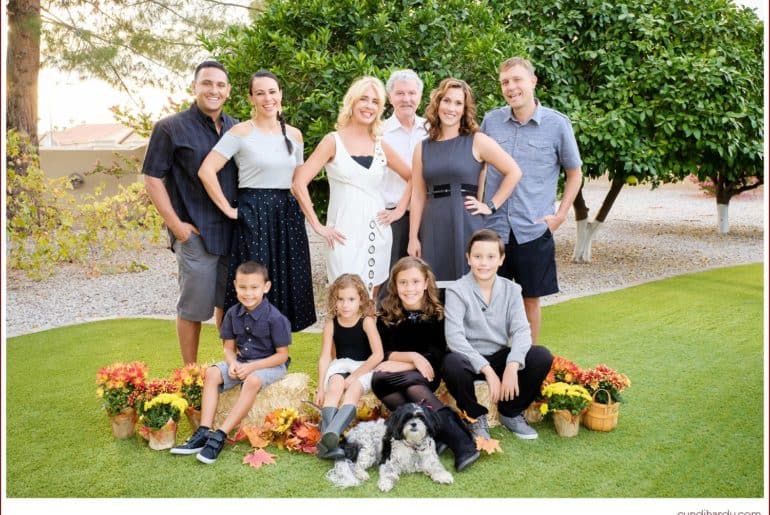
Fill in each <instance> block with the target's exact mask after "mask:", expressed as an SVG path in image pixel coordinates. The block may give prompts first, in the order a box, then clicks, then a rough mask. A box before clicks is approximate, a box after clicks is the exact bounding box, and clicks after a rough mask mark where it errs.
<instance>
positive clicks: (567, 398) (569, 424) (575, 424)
mask: <svg viewBox="0 0 770 515" xmlns="http://www.w3.org/2000/svg"><path fill="white" fill-rule="evenodd" d="M543 397H544V398H545V402H544V403H543V404H542V405H541V406H540V410H541V412H542V413H543V414H544V415H545V414H546V413H551V414H552V415H553V423H554V426H556V432H557V433H558V434H559V436H565V437H570V436H575V435H577V434H578V430H579V429H580V415H581V414H582V413H583V412H584V411H585V410H586V408H588V405H589V404H591V395H590V394H589V393H588V390H586V389H585V388H583V387H582V386H580V385H578V384H568V383H564V382H557V383H551V384H549V385H547V386H546V387H545V388H543Z"/></svg>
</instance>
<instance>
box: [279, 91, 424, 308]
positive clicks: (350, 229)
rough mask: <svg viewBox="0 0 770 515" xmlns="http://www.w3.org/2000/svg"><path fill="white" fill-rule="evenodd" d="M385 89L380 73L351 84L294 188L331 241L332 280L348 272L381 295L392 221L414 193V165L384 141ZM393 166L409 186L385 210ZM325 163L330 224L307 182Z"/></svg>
mask: <svg viewBox="0 0 770 515" xmlns="http://www.w3.org/2000/svg"><path fill="white" fill-rule="evenodd" d="M384 107H385V88H384V86H383V85H382V82H380V80H379V79H377V78H375V77H363V78H361V79H359V80H357V81H356V82H354V83H353V85H352V86H350V89H348V91H347V93H345V98H344V99H343V103H342V108H341V110H340V114H339V116H338V117H337V125H336V129H337V130H336V131H335V132H331V133H329V134H327V135H326V136H324V138H323V139H322V140H321V142H320V143H319V144H318V146H317V147H316V149H315V150H314V151H313V153H312V154H311V155H310V157H309V158H308V159H307V161H305V163H304V164H303V165H301V166H299V167H298V168H297V169H296V170H295V172H294V181H293V183H292V192H293V193H294V195H295V197H296V198H297V201H298V202H299V205H300V208H301V209H302V212H303V213H304V214H305V218H306V219H307V221H308V222H309V223H310V226H311V227H312V228H313V230H314V231H315V232H316V233H317V234H318V235H319V236H321V237H322V238H323V239H324V240H326V243H327V244H328V247H327V252H326V273H327V278H328V280H329V283H331V282H332V281H334V280H335V279H336V278H337V277H339V276H340V275H341V274H343V273H351V274H357V275H359V276H360V277H361V279H363V281H364V284H365V285H366V287H367V289H368V291H369V295H371V296H374V297H375V298H376V295H377V292H378V288H379V285H380V284H382V283H383V282H385V280H386V279H387V278H388V271H389V270H388V268H389V264H390V247H391V243H392V239H393V237H392V234H391V230H390V224H391V223H393V222H395V221H396V220H398V219H399V218H401V217H402V216H403V215H404V213H405V212H406V209H407V206H408V204H409V199H410V195H411V180H410V179H411V169H410V168H409V165H407V164H406V163H405V162H404V161H403V160H402V159H401V158H400V157H399V155H398V153H397V152H396V151H395V150H393V149H392V148H391V147H390V146H388V145H387V144H386V143H384V142H382V140H381V137H380V134H381V125H382V113H383V111H384ZM386 166H387V167H389V168H390V169H392V170H394V171H395V172H396V173H397V174H398V175H400V176H401V177H402V178H403V179H404V180H405V181H407V183H408V186H407V189H406V191H405V192H404V196H403V197H402V198H401V202H400V203H399V205H398V207H397V208H396V209H393V210H386V209H385V201H384V200H383V198H382V195H381V193H380V190H379V187H380V183H381V182H382V178H383V175H384V173H385V167H386ZM324 167H325V168H326V173H327V177H328V180H329V208H328V210H327V216H326V225H323V224H321V222H320V221H319V219H318V216H317V215H316V213H315V211H314V210H313V203H312V201H311V199H310V193H309V191H308V185H309V184H310V181H312V180H313V178H314V177H315V176H317V175H318V173H319V172H320V171H321V169H322V168H324Z"/></svg>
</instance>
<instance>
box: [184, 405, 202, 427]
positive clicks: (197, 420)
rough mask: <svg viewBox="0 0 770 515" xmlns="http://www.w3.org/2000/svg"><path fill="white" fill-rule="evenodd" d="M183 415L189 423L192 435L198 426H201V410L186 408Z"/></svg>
mask: <svg viewBox="0 0 770 515" xmlns="http://www.w3.org/2000/svg"><path fill="white" fill-rule="evenodd" d="M184 413H185V415H187V421H188V422H189V423H190V427H192V430H193V433H194V432H195V430H196V429H198V426H200V425H201V410H199V409H195V408H187V410H186V411H185V412H184Z"/></svg>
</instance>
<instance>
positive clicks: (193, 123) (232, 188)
mask: <svg viewBox="0 0 770 515" xmlns="http://www.w3.org/2000/svg"><path fill="white" fill-rule="evenodd" d="M220 120H221V122H222V134H224V133H225V132H227V131H228V130H229V129H230V128H231V127H232V126H233V125H235V124H236V123H238V121H237V120H236V119H235V118H232V117H230V116H228V115H226V114H224V113H223V114H222V116H221V118H220ZM219 139H220V134H219V133H217V128H216V125H215V124H214V120H212V119H211V118H210V117H209V116H207V115H205V114H204V113H202V112H201V110H200V109H198V106H197V105H196V104H194V103H193V105H192V106H190V108H189V109H188V110H186V111H182V112H181V113H176V114H173V115H171V116H167V117H166V118H163V119H162V120H160V121H159V122H158V123H156V124H155V127H153V129H152V135H151V136H150V142H149V144H148V145H147V154H146V155H145V158H144V165H143V166H142V173H144V174H147V175H149V176H151V177H157V178H159V179H163V182H164V184H165V185H166V190H167V191H168V196H169V198H170V199H171V205H172V206H173V208H174V211H175V212H176V214H177V216H179V219H180V220H182V221H183V222H187V223H190V224H192V225H194V226H195V227H197V228H198V230H199V231H200V233H201V238H202V239H203V243H204V245H205V246H206V250H208V252H209V253H211V254H217V255H220V256H226V255H228V254H229V253H230V242H231V238H232V232H233V227H234V225H235V224H234V223H233V222H232V221H231V220H230V219H229V218H227V217H226V216H225V215H224V213H222V211H221V210H220V209H219V208H218V207H217V206H216V204H214V203H213V202H212V201H211V198H210V197H209V195H208V193H206V189H205V188H204V187H203V183H201V181H200V179H199V178H198V169H199V168H200V166H201V163H202V162H203V160H204V159H205V157H206V156H207V155H208V153H209V152H210V151H211V149H212V148H213V147H214V145H216V144H217V142H218V141H219ZM217 179H218V180H219V184H220V185H221V186H222V192H223V193H224V194H225V198H227V200H228V201H229V202H230V203H231V205H234V202H235V200H236V198H237V194H238V169H237V168H236V166H235V163H234V162H233V160H230V161H228V162H227V164H226V165H225V166H224V168H222V170H221V171H220V172H219V173H218V174H217ZM169 238H171V244H172V245H173V243H174V239H175V238H174V235H173V233H171V231H169Z"/></svg>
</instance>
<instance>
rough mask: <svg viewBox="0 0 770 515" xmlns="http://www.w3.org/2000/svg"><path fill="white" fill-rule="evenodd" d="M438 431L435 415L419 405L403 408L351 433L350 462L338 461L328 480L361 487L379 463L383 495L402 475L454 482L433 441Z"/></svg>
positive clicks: (348, 442) (346, 443) (347, 449)
mask: <svg viewBox="0 0 770 515" xmlns="http://www.w3.org/2000/svg"><path fill="white" fill-rule="evenodd" d="M437 429H438V420H437V418H436V415H435V414H434V413H433V411H432V410H430V409H423V408H422V407H420V406H418V405H417V404H404V405H402V406H400V407H399V408H398V409H397V410H396V411H395V413H392V414H391V415H390V417H389V418H388V420H387V422H385V421H384V420H382V419H379V420H376V421H372V422H362V423H360V424H358V425H357V426H356V427H354V428H353V429H351V430H350V431H349V432H348V434H347V435H346V436H345V440H344V442H343V444H342V446H343V448H344V449H345V455H346V457H347V458H348V459H344V460H338V461H337V462H335V464H334V468H333V469H332V470H330V471H329V472H327V474H326V478H327V479H328V480H329V481H331V482H332V483H334V484H335V485H337V486H341V487H343V488H344V487H349V486H358V485H360V484H361V483H362V482H363V481H366V480H367V479H369V474H368V473H367V472H366V469H368V468H369V467H371V466H373V465H375V464H376V463H378V462H380V463H381V465H380V480H379V482H378V483H377V486H378V487H379V488H380V490H382V491H383V492H387V491H389V490H391V489H392V488H393V486H394V485H395V484H396V481H398V478H399V476H400V475H401V474H407V473H410V472H423V473H424V474H426V475H428V476H430V478H431V479H432V480H433V481H435V482H437V483H443V484H451V483H452V482H453V481H454V478H453V477H452V474H450V473H449V472H448V471H447V470H446V469H445V468H444V466H443V465H442V464H441V461H439V459H438V454H436V443H435V441H434V440H433V437H434V436H435V434H436V431H437Z"/></svg>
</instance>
